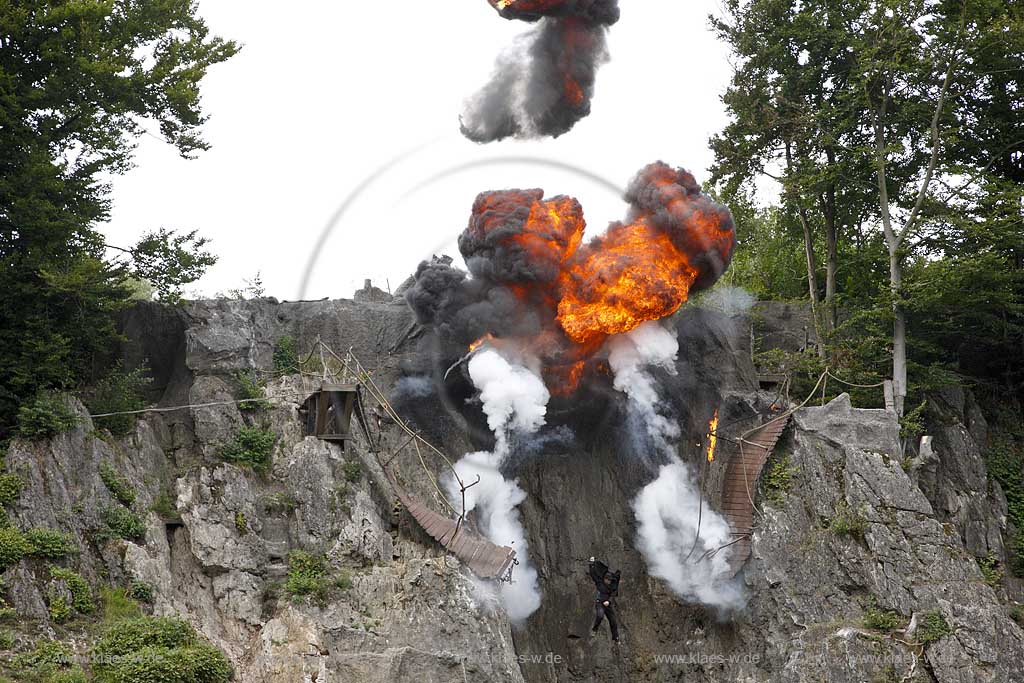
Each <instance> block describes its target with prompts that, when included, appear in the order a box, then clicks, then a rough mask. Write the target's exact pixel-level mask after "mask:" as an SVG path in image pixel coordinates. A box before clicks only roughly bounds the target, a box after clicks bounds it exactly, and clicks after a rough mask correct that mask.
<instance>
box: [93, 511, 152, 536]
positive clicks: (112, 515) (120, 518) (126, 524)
mask: <svg viewBox="0 0 1024 683" xmlns="http://www.w3.org/2000/svg"><path fill="white" fill-rule="evenodd" d="M100 515H101V516H102V517H103V521H104V522H105V523H106V525H107V527H108V528H109V529H110V530H111V531H112V532H114V534H115V535H116V536H118V537H119V538H123V539H125V540H128V541H141V540H142V539H143V538H145V536H146V525H145V524H143V523H142V520H141V519H139V516H138V515H136V514H135V513H134V512H132V511H131V510H129V509H128V508H124V507H121V506H120V505H112V506H110V507H105V508H103V509H102V510H101V511H100Z"/></svg>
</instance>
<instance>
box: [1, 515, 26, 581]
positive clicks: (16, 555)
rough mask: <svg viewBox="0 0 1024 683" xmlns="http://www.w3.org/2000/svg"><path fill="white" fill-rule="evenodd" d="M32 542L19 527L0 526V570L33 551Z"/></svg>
mask: <svg viewBox="0 0 1024 683" xmlns="http://www.w3.org/2000/svg"><path fill="white" fill-rule="evenodd" d="M33 549H34V548H33V547H32V544H31V543H29V542H28V539H26V538H25V535H24V534H22V533H21V531H19V530H18V529H16V528H14V527H12V526H9V527H4V528H0V571H3V570H5V569H7V568H8V567H11V566H13V565H15V564H17V563H18V562H20V561H21V558H23V557H25V556H26V555H29V554H31V553H32V551H33Z"/></svg>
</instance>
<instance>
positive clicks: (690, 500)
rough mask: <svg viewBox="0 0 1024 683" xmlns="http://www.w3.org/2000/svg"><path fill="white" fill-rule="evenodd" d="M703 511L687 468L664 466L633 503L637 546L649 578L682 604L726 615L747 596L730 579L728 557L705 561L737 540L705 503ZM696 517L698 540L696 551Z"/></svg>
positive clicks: (677, 464)
mask: <svg viewBox="0 0 1024 683" xmlns="http://www.w3.org/2000/svg"><path fill="white" fill-rule="evenodd" d="M700 507H701V505H700V492H699V490H698V485H697V483H696V482H695V481H694V479H693V477H692V475H691V473H690V469H689V467H687V465H686V464H685V463H683V462H682V461H680V460H678V459H676V460H675V461H674V462H671V463H669V464H667V465H664V466H663V467H662V468H661V470H660V472H659V473H658V478H657V479H655V480H654V481H653V482H651V483H650V484H648V485H647V486H645V487H644V488H643V490H641V491H640V494H639V495H638V496H637V497H636V499H635V500H634V501H633V512H634V514H635V515H636V520H637V545H638V546H639V549H640V551H641V552H642V553H643V556H644V560H645V561H646V562H647V569H648V571H649V572H650V574H651V576H656V577H658V578H660V579H664V580H665V581H666V582H667V583H668V585H669V587H670V588H671V589H672V590H673V592H675V593H676V595H678V596H680V597H681V598H684V599H688V600H696V601H698V602H700V603H702V604H704V605H710V606H712V607H718V608H723V609H732V608H737V607H741V606H742V605H743V601H744V598H743V592H742V590H741V589H740V587H739V586H738V585H737V584H736V583H735V582H734V581H732V580H731V577H730V576H729V566H728V559H729V558H728V551H723V552H719V553H716V554H714V555H712V556H710V557H704V554H705V553H707V552H708V551H710V550H714V549H715V548H719V547H721V546H724V545H725V544H727V543H729V542H730V541H731V540H733V539H732V536H731V535H730V529H729V523H728V522H726V521H725V519H723V518H722V517H721V516H720V515H719V514H717V513H716V512H715V511H713V510H711V509H710V508H709V507H708V506H707V503H706V502H705V503H704V509H703V511H701V509H700ZM698 517H699V518H700V521H701V524H700V537H699V540H698V542H697V544H696V548H694V537H695V536H696V535H697V519H698ZM691 549H693V552H692V553H691Z"/></svg>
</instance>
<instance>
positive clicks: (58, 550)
mask: <svg viewBox="0 0 1024 683" xmlns="http://www.w3.org/2000/svg"><path fill="white" fill-rule="evenodd" d="M25 540H27V541H28V542H29V544H31V546H32V552H31V554H32V555H35V556H36V557H45V558H48V559H51V560H59V559H61V558H62V557H67V556H68V555H72V554H74V553H77V552H78V546H77V545H75V542H74V540H72V538H71V537H70V536H68V535H67V534H65V533H63V532H60V531H57V530H56V529H42V528H39V529H29V530H28V531H26V532H25Z"/></svg>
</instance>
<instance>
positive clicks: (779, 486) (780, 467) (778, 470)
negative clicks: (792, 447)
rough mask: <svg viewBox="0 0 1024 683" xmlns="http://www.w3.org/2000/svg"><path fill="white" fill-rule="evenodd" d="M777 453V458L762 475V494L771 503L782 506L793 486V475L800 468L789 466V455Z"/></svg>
mask: <svg viewBox="0 0 1024 683" xmlns="http://www.w3.org/2000/svg"><path fill="white" fill-rule="evenodd" d="M776 453H777V455H776V457H775V458H773V459H772V462H771V463H770V464H769V465H768V468H767V469H766V470H765V472H764V473H763V474H762V475H761V492H762V494H763V495H764V497H765V499H767V500H768V501H769V502H771V503H774V504H775V505H780V504H782V502H783V501H784V500H785V498H786V492H787V491H789V487H790V486H792V485H793V475H794V474H796V473H797V471H798V470H799V468H797V467H790V466H789V453H786V452H781V453H779V452H778V451H776Z"/></svg>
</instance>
